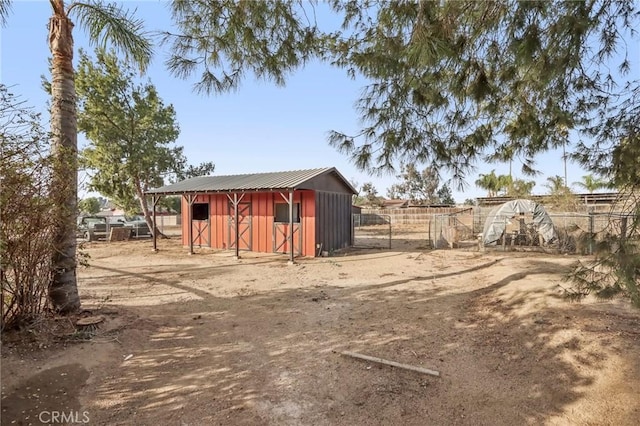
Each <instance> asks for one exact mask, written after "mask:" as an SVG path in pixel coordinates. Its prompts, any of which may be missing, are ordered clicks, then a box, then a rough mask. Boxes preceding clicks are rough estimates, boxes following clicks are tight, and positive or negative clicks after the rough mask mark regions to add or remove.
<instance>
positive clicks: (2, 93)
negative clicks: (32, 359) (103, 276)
mask: <svg viewBox="0 0 640 426" xmlns="http://www.w3.org/2000/svg"><path fill="white" fill-rule="evenodd" d="M0 138H1V140H0V144H1V145H0V164H2V168H1V170H0V249H1V251H0V253H1V256H0V279H1V283H2V293H1V296H2V330H5V329H9V328H16V327H19V326H21V325H24V324H28V323H30V322H32V321H34V320H36V319H37V318H39V316H40V315H41V314H42V312H43V311H44V310H45V309H46V308H47V304H48V301H47V295H48V287H49V283H50V280H51V258H52V253H53V245H52V238H51V231H52V225H53V223H52V217H53V216H52V215H51V209H52V207H53V206H52V205H51V202H50V199H49V182H50V158H49V154H48V153H49V145H48V137H47V134H46V132H45V131H44V130H43V128H42V126H41V125H40V121H39V116H38V115H37V114H35V113H33V112H32V111H31V110H30V109H29V108H27V107H25V106H24V103H23V102H20V101H19V100H17V99H16V97H15V96H13V95H12V94H11V93H9V91H8V89H7V88H6V87H5V86H3V85H0Z"/></svg>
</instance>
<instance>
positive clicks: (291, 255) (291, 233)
mask: <svg viewBox="0 0 640 426" xmlns="http://www.w3.org/2000/svg"><path fill="white" fill-rule="evenodd" d="M289 252H290V253H289V262H291V263H293V190H290V191H289Z"/></svg>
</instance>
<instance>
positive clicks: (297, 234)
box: [273, 222, 302, 256]
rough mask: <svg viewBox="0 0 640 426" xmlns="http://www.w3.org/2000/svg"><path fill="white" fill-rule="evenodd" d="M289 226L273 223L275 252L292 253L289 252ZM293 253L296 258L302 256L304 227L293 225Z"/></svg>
mask: <svg viewBox="0 0 640 426" xmlns="http://www.w3.org/2000/svg"><path fill="white" fill-rule="evenodd" d="M289 226H291V225H289V224H288V223H282V222H274V223H273V252H274V253H290V251H289ZM293 250H294V251H293V252H294V254H295V255H296V256H301V255H302V226H301V224H300V223H294V224H293Z"/></svg>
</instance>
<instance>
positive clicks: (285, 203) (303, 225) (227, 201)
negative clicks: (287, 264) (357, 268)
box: [147, 167, 356, 260]
mask: <svg viewBox="0 0 640 426" xmlns="http://www.w3.org/2000/svg"><path fill="white" fill-rule="evenodd" d="M355 193H356V191H355V190H354V188H353V186H351V184H350V183H349V182H348V181H347V180H346V179H345V178H344V177H343V176H342V175H341V174H340V172H338V171H337V170H336V169H335V168H333V167H330V168H322V169H310V170H295V171H288V172H274V173H254V174H244V175H230V176H200V177H195V178H191V179H187V180H184V181H181V182H177V183H175V184H172V185H166V186H163V187H161V188H156V189H152V190H150V191H147V195H150V196H151V197H152V202H153V205H156V203H157V200H158V197H160V196H166V195H181V196H182V243H183V244H184V245H185V246H188V247H189V249H190V250H191V251H192V250H193V246H199V247H211V248H216V249H227V250H235V252H236V255H238V253H239V251H240V250H249V251H257V252H263V253H288V254H289V255H290V257H291V259H292V260H293V257H294V256H310V257H313V256H319V255H320V254H321V253H322V252H323V251H331V250H336V249H341V248H344V247H347V246H350V245H351V244H352V241H353V226H352V222H351V201H352V196H353V194H355ZM155 244H156V241H155V238H154V248H155Z"/></svg>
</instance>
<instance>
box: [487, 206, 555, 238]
mask: <svg viewBox="0 0 640 426" xmlns="http://www.w3.org/2000/svg"><path fill="white" fill-rule="evenodd" d="M527 213H528V214H531V215H532V216H533V223H534V226H535V227H536V229H537V232H538V233H539V234H540V235H541V236H542V238H543V239H544V241H545V242H547V243H548V242H550V241H553V240H554V239H555V238H557V237H558V234H557V233H556V230H555V228H554V226H553V221H552V220H551V218H550V217H549V215H548V214H547V211H546V210H545V209H544V207H542V206H541V205H540V204H538V203H536V202H535V201H531V200H513V201H508V202H506V203H504V204H502V205H500V206H498V207H496V208H494V209H493V210H491V212H490V213H489V216H488V217H487V220H486V221H485V223H484V231H483V232H482V242H483V244H484V245H493V244H496V243H497V242H498V240H499V239H500V237H502V234H503V233H504V231H505V228H506V225H507V222H508V221H509V219H512V218H515V217H516V216H519V215H520V214H527Z"/></svg>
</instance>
